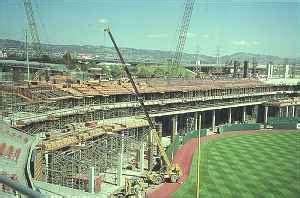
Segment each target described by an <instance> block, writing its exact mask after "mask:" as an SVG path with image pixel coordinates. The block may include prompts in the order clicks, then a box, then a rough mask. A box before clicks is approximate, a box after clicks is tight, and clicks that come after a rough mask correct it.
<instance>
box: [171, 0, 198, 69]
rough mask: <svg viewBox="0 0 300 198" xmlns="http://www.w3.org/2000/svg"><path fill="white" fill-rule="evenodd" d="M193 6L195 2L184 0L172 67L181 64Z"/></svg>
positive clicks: (193, 0)
mask: <svg viewBox="0 0 300 198" xmlns="http://www.w3.org/2000/svg"><path fill="white" fill-rule="evenodd" d="M194 4H195V0H186V1H185V4H184V13H183V16H182V20H181V24H180V29H179V32H178V43H177V46H176V51H175V54H174V55H173V57H172V64H173V65H174V66H179V65H180V64H181V60H182V55H183V50H184V45H185V41H186V37H187V31H188V29H189V26H190V21H191V17H192V13H193V9H194Z"/></svg>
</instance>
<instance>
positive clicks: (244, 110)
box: [242, 106, 246, 122]
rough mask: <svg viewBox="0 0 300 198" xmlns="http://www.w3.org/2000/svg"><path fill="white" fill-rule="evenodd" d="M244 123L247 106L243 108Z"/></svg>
mask: <svg viewBox="0 0 300 198" xmlns="http://www.w3.org/2000/svg"><path fill="white" fill-rule="evenodd" d="M242 122H246V106H244V107H243V116H242Z"/></svg>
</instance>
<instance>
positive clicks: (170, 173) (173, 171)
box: [104, 28, 182, 184]
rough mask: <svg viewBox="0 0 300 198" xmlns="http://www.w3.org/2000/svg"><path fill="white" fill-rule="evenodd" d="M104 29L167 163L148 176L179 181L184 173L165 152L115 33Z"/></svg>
mask: <svg viewBox="0 0 300 198" xmlns="http://www.w3.org/2000/svg"><path fill="white" fill-rule="evenodd" d="M104 31H106V32H107V33H108V35H109V37H110V39H111V41H112V43H113V45H114V47H115V49H116V51H117V53H118V56H119V58H120V61H121V63H122V65H123V69H124V71H125V72H126V75H127V77H128V79H129V81H130V83H131V85H132V88H133V89H134V93H135V95H136V97H137V99H138V101H139V103H140V105H141V107H142V109H143V111H144V114H145V116H146V118H147V121H148V123H149V126H150V128H151V133H152V136H153V138H154V140H155V142H156V143H157V145H158V148H159V152H160V155H161V157H162V159H163V161H164V162H165V164H166V170H164V169H161V171H160V172H149V173H147V175H146V178H147V179H148V180H149V181H150V182H151V183H154V184H160V183H162V182H164V181H169V182H177V181H178V180H179V179H180V177H181V175H182V173H181V170H180V167H179V166H177V165H174V164H172V163H171V162H170V160H169V158H168V156H167V154H166V152H165V150H164V148H163V146H162V144H161V142H160V139H159V137H158V133H157V131H156V127H155V126H154V123H153V122H152V120H151V118H150V116H149V112H148V110H147V109H146V107H145V104H144V100H143V97H141V95H140V93H139V90H138V88H137V87H136V84H135V82H134V80H133V78H132V76H131V73H130V72H129V69H128V67H127V65H126V63H125V61H124V59H123V57H122V54H121V52H120V50H119V48H118V46H117V44H116V42H115V39H114V38H113V35H112V33H111V31H110V29H109V28H106V29H105V30H104Z"/></svg>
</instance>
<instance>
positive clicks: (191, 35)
mask: <svg viewBox="0 0 300 198" xmlns="http://www.w3.org/2000/svg"><path fill="white" fill-rule="evenodd" d="M186 36H187V37H188V38H194V37H196V36H197V34H196V33H192V32H188V33H187V34H186Z"/></svg>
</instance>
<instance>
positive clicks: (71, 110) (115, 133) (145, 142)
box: [0, 78, 300, 197]
mask: <svg viewBox="0 0 300 198" xmlns="http://www.w3.org/2000/svg"><path fill="white" fill-rule="evenodd" d="M136 85H137V88H138V90H139V92H140V94H141V97H142V98H143V100H144V104H145V106H146V108H147V110H148V112H149V115H150V117H151V119H152V121H153V122H154V123H155V127H156V129H157V131H158V133H159V138H160V141H161V142H162V145H163V147H164V148H167V147H168V145H169V144H170V143H172V141H174V137H176V136H177V135H178V134H179V135H181V136H184V135H185V133H187V132H188V131H193V130H195V131H198V130H200V129H202V128H207V129H209V130H208V131H207V135H212V134H215V133H216V132H218V131H219V128H220V127H221V126H222V125H224V124H226V123H227V124H228V123H232V124H234V123H236V124H237V123H261V124H265V126H263V125H262V127H266V126H267V125H266V123H267V120H268V117H297V116H300V97H299V93H300V89H299V86H300V85H299V79H297V78H295V79H291V78H287V79H269V80H257V79H250V78H231V79H229V78H228V79H219V80H209V79H201V80H199V79H189V80H184V79H167V80H166V79H147V80H138V79H137V80H136ZM0 90H1V118H2V119H1V120H2V121H1V125H2V126H1V128H2V130H3V132H4V131H5V130H7V133H8V131H11V133H12V134H13V135H14V136H18V134H22V135H24V136H28V137H27V138H29V139H30V138H31V139H32V138H33V139H34V140H33V141H32V142H35V144H33V143H32V145H35V146H34V148H32V152H31V155H32V156H33V157H31V160H30V162H28V163H29V164H30V168H29V169H30V171H29V172H31V176H32V182H33V185H35V186H37V187H38V188H39V189H41V190H42V191H44V192H47V193H50V194H51V193H52V194H57V195H62V196H64V195H70V193H71V192H73V193H74V194H76V193H77V195H92V194H94V195H98V196H99V195H103V196H104V197H105V196H109V195H112V194H114V193H116V192H119V191H120V189H122V188H124V185H125V184H126V181H127V180H128V179H130V178H143V177H144V172H146V171H151V170H154V169H155V167H156V166H158V165H159V164H160V162H159V160H157V159H159V158H160V156H161V154H160V152H159V149H158V146H159V145H158V143H157V141H155V140H154V139H153V137H152V135H151V133H150V128H149V123H148V122H147V120H146V119H145V115H144V113H143V111H142V109H141V107H140V103H139V102H138V98H137V97H136V95H135V94H134V90H133V88H132V87H131V85H130V83H129V82H128V81H126V80H123V81H121V80H118V81H103V82H93V81H87V82H80V83H76V84H74V83H67V82H66V83H56V84H54V83H50V82H38V83H31V84H30V85H18V84H16V83H15V84H4V83H3V84H1V89H0ZM296 127H297V126H296ZM10 135H11V134H10ZM25 139H26V138H25ZM1 143H2V142H1ZM19 144H20V143H19V142H18V143H16V142H14V143H12V145H13V146H11V147H8V148H9V149H10V152H4V151H5V149H8V148H5V145H2V146H1V149H2V150H1V155H7V156H6V157H7V158H8V159H13V158H16V159H15V160H18V159H17V157H19V156H18V155H17V151H18V148H19V146H18V145H19ZM19 152H20V150H19ZM23 157H24V156H23ZM1 163H2V162H1ZM7 172H10V170H9V167H7ZM143 188H145V189H147V190H149V189H151V188H154V186H152V185H149V184H147V186H144V187H143ZM71 189H73V190H71ZM141 191H142V190H141ZM78 193H79V194H78ZM87 193H89V194H87Z"/></svg>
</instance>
